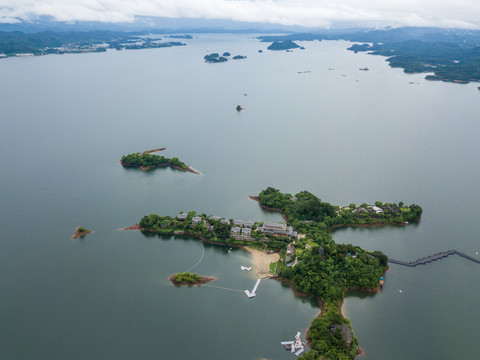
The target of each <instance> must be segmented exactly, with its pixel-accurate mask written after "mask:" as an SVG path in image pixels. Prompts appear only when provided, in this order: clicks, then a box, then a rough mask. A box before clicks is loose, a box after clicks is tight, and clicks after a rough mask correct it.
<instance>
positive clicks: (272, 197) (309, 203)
mask: <svg viewBox="0 0 480 360" xmlns="http://www.w3.org/2000/svg"><path fill="white" fill-rule="evenodd" d="M259 201H260V204H262V205H263V206H266V207H269V208H274V209H277V210H281V211H282V212H283V213H284V214H285V215H286V217H287V220H288V223H289V224H290V225H292V226H293V228H294V229H295V230H296V231H301V232H303V233H311V232H312V231H318V230H321V231H326V230H328V229H330V228H331V227H333V226H338V225H357V224H379V223H395V224H403V223H405V222H406V221H417V220H419V219H420V217H421V216H422V212H423V210H422V208H421V206H419V205H415V204H412V205H410V206H405V205H404V204H403V202H400V203H399V204H398V205H397V204H391V203H385V204H383V203H382V202H380V201H377V202H376V203H375V205H376V206H377V207H379V208H380V209H382V211H383V212H378V213H377V212H376V211H375V210H373V207H372V206H368V205H367V204H366V203H363V204H361V205H360V206H359V207H357V206H356V205H355V204H350V207H349V208H338V210H337V208H336V207H335V206H333V205H331V204H329V203H326V202H322V201H321V200H320V199H319V198H318V197H317V196H315V195H313V194H312V193H310V192H308V191H302V192H300V193H298V194H296V195H295V196H292V195H291V194H288V193H287V194H284V193H282V192H280V191H279V190H278V189H274V188H272V187H268V188H267V189H265V190H262V191H261V192H260V194H259Z"/></svg>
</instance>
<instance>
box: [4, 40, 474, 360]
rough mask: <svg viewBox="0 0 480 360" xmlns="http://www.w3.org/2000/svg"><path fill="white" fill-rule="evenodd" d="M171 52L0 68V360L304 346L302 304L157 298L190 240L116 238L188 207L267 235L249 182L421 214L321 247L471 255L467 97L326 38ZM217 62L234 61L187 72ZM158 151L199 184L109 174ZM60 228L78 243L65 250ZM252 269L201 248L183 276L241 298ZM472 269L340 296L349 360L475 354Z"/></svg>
mask: <svg viewBox="0 0 480 360" xmlns="http://www.w3.org/2000/svg"><path fill="white" fill-rule="evenodd" d="M185 42H186V43H187V46H186V47H175V48H165V49H152V50H144V51H121V52H118V51H108V52H107V53H101V54H79V55H63V56H44V57H35V58H9V59H5V60H2V62H1V63H0V78H1V79H2V85H3V86H2V87H1V88H0V104H1V109H2V115H1V124H2V131H1V133H0V158H1V160H2V163H3V164H4V167H3V169H2V171H1V172H0V184H1V185H2V191H1V192H0V202H1V204H2V206H1V208H0V224H1V225H2V230H3V231H2V236H1V240H0V268H1V270H2V274H3V276H2V280H1V281H0V293H1V294H2V295H1V301H0V303H1V307H2V311H1V314H0V324H1V325H0V337H1V338H2V343H1V346H0V355H1V357H2V358H7V359H25V358H36V359H46V358H67V357H68V358H73V359H75V358H78V359H85V358H89V359H108V358H114V357H115V358H120V359H122V358H125V359H130V358H133V357H136V358H143V359H149V358H154V357H156V358H158V357H161V358H165V359H167V358H175V359H182V358H199V359H203V358H209V359H212V358H225V357H226V356H228V357H229V358H238V359H253V358H257V357H265V358H275V359H283V358H285V359H287V358H291V355H290V354H289V353H287V352H285V351H284V350H283V349H282V347H281V346H280V345H279V342H280V341H283V340H287V339H289V338H291V337H292V336H293V335H294V334H295V333H296V331H302V333H303V334H304V331H305V329H306V328H307V327H308V325H309V323H310V321H311V320H312V319H313V318H314V317H315V316H316V315H317V313H318V311H319V309H318V307H317V306H316V304H315V302H314V301H312V300H311V299H304V298H298V297H295V296H294V295H293V293H292V292H291V291H290V290H289V289H288V288H286V287H284V286H282V284H281V283H278V282H274V281H263V282H262V283H261V286H260V288H259V290H260V291H259V296H257V298H255V299H253V300H248V299H247V298H246V297H245V296H244V295H242V294H241V293H240V292H235V291H228V290H222V289H217V288H209V287H200V288H185V289H184V288H175V287H173V286H172V285H171V284H170V283H169V282H168V280H167V278H168V275H169V274H171V273H174V272H176V271H183V270H186V269H188V268H189V267H190V266H192V265H193V264H195V262H196V261H197V260H198V259H199V257H200V255H201V253H202V249H201V246H200V245H199V243H198V242H197V241H196V240H193V239H188V238H170V237H167V238H159V237H157V236H154V237H147V236H145V235H143V234H141V233H138V232H122V231H118V230H117V229H119V228H121V227H125V226H129V225H133V224H134V223H135V222H138V221H139V220H140V218H141V217H142V216H143V215H147V214H150V213H158V214H169V215H172V216H174V215H176V214H178V212H180V211H188V210H196V211H198V212H199V213H206V214H215V215H219V216H224V217H227V218H242V219H245V220H248V219H251V220H256V221H262V220H272V221H277V220H281V218H280V216H279V214H278V213H271V212H266V211H264V210H262V209H260V208H259V207H258V204H257V203H255V202H253V201H251V200H249V199H248V197H247V196H248V195H255V194H258V192H259V191H260V190H261V189H263V188H265V187H267V186H274V187H276V188H279V189H280V190H282V191H284V192H291V193H296V192H298V191H301V190H309V191H311V192H313V193H315V194H317V195H318V196H320V197H321V198H322V200H324V201H328V202H331V203H333V204H341V205H348V204H350V203H351V202H354V203H357V204H360V203H362V202H367V203H373V202H374V201H376V200H381V201H389V202H399V201H404V202H405V203H417V204H419V205H421V206H422V207H423V209H424V214H423V218H422V220H421V222H420V223H419V224H409V225H408V226H405V227H382V228H375V229H358V228H351V229H339V230H336V231H335V232H334V234H333V236H334V239H335V240H336V241H337V242H343V243H354V244H358V245H361V246H362V247H366V248H368V249H372V250H376V249H379V250H382V251H384V252H385V253H386V254H387V255H388V256H390V257H392V258H396V259H399V260H415V259H417V258H420V257H423V256H427V255H429V254H432V253H435V252H439V251H444V250H448V249H451V248H455V249H457V250H459V251H463V252H465V253H467V254H469V255H472V256H476V255H475V252H476V251H480V249H479V248H480V244H479V240H478V233H479V230H480V225H479V222H478V221H477V219H476V217H477V210H476V203H477V199H478V194H479V193H480V192H479V190H480V181H479V180H480V169H479V165H478V161H477V159H478V158H479V155H480V154H479V152H480V150H479V147H478V140H477V134H478V131H479V123H478V121H477V119H478V116H477V114H478V112H479V110H480V105H479V101H478V96H479V94H478V90H477V89H476V86H475V85H474V84H468V85H458V84H449V83H440V82H427V81H425V80H424V79H423V76H424V75H421V74H418V75H406V74H404V73H403V72H402V71H401V69H392V68H390V67H388V64H387V63H386V62H385V61H384V60H385V59H384V58H382V57H376V56H371V55H368V54H353V53H352V52H348V51H346V48H347V47H348V46H350V43H347V42H341V41H338V42H337V41H323V42H304V43H302V45H303V46H305V47H306V50H296V51H294V52H291V53H287V52H283V51H282V52H271V51H267V50H266V46H267V45H268V44H265V43H259V42H258V41H257V40H256V39H254V38H252V36H251V35H248V36H247V35H244V36H232V35H218V34H215V35H208V34H207V35H203V34H202V35H199V37H198V38H195V39H192V40H186V41H185ZM259 49H262V50H263V51H264V52H263V53H259V52H258V50H259ZM224 51H229V52H231V53H232V55H237V54H241V55H246V56H247V59H244V60H230V61H229V62H227V63H223V64H207V63H204V62H203V56H204V55H206V54H208V53H210V52H219V53H222V52H224ZM364 67H368V68H369V69H370V71H368V72H367V71H359V70H358V69H359V68H364ZM329 69H333V70H329ZM303 71H310V72H306V73H303ZM299 72H302V73H299ZM343 75H345V76H343ZM410 82H413V83H414V84H410ZM238 104H240V105H242V106H243V107H244V108H245V111H242V112H237V111H235V107H236V106H237V105H238ZM157 147H167V150H166V151H164V155H165V156H167V157H174V156H176V157H179V158H180V159H181V160H183V161H184V162H185V163H187V164H189V165H191V166H193V167H194V168H196V169H198V170H200V171H201V172H202V175H200V176H197V175H194V174H188V173H187V174H186V173H182V172H179V171H174V170H171V169H158V170H155V171H150V172H141V171H136V170H134V169H124V168H122V167H121V166H120V165H119V159H120V157H121V155H123V154H127V153H131V152H137V151H143V150H147V149H153V148H157ZM78 225H82V226H85V227H87V228H89V229H93V230H95V232H94V233H93V234H90V235H88V236H87V237H85V238H84V239H82V240H76V241H72V240H71V239H70V238H71V235H72V233H73V230H74V229H75V227H76V226H78ZM250 261H251V260H250V257H249V255H248V254H247V253H244V252H243V251H233V252H231V253H230V254H228V253H227V251H226V250H225V249H223V248H215V247H207V248H206V250H205V257H204V259H203V261H202V262H201V263H200V265H199V266H198V268H196V271H197V272H198V273H200V274H203V275H211V276H216V277H217V278H218V280H217V281H216V282H214V283H212V285H213V284H216V285H218V286H222V287H227V288H233V289H237V290H239V289H245V288H251V286H253V283H254V280H255V279H254V277H253V276H252V274H247V273H244V272H241V271H239V266H240V265H246V264H247V263H248V262H250ZM479 270H480V269H479V268H478V265H476V264H473V263H468V262H466V260H464V259H461V258H459V257H449V258H447V259H445V260H442V261H439V262H437V263H435V264H431V265H427V266H425V267H420V268H415V269H408V268H401V267H399V266H395V265H392V266H391V268H390V270H389V271H388V272H387V275H386V284H385V287H384V290H383V292H382V293H380V294H376V295H374V296H370V295H363V294H358V293H349V296H348V297H347V298H346V301H345V311H346V313H347V314H348V317H349V318H350V319H351V321H352V326H353V328H354V331H355V332H356V334H357V336H358V337H359V339H360V343H361V346H362V347H363V348H364V350H365V352H366V355H365V358H368V359H378V358H398V359H400V358H407V357H413V358H437V359H442V358H452V357H458V358H473V357H475V355H476V347H475V334H476V332H478V330H479V329H478V325H477V324H476V322H475V321H474V317H473V316H472V314H474V313H476V309H478V307H479V305H480V303H479V301H478V299H479V298H480V297H479V295H480V289H479V286H478V284H477V283H478V281H477V279H478V273H479ZM398 290H402V293H400V292H398Z"/></svg>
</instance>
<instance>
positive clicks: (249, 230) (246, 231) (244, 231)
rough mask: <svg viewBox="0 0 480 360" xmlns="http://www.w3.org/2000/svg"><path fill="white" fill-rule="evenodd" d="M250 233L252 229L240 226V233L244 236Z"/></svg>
mask: <svg viewBox="0 0 480 360" xmlns="http://www.w3.org/2000/svg"><path fill="white" fill-rule="evenodd" d="M251 233H252V229H250V228H246V227H244V228H242V235H245V236H250V234H251Z"/></svg>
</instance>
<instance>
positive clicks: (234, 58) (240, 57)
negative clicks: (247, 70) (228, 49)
mask: <svg viewBox="0 0 480 360" xmlns="http://www.w3.org/2000/svg"><path fill="white" fill-rule="evenodd" d="M246 58H247V57H246V56H243V55H235V56H234V57H233V58H232V59H233V60H241V59H246Z"/></svg>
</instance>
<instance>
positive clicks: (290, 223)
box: [137, 187, 422, 359]
mask: <svg viewBox="0 0 480 360" xmlns="http://www.w3.org/2000/svg"><path fill="white" fill-rule="evenodd" d="M251 198H252V199H255V200H257V201H258V202H259V203H260V205H261V206H262V207H264V208H268V209H271V210H275V211H280V212H282V214H283V217H284V219H285V220H286V221H287V223H286V224H282V223H267V222H265V223H262V222H253V221H243V220H233V219H224V218H221V217H219V216H209V215H206V214H197V213H196V212H195V211H190V212H188V213H181V214H179V215H178V216H176V217H171V216H159V215H156V214H150V215H148V216H144V217H143V218H142V219H141V220H140V223H139V225H138V227H137V228H138V229H139V230H141V231H144V232H155V233H159V234H171V235H190V236H193V237H196V238H198V239H201V240H202V241H206V242H209V243H211V244H217V245H224V246H229V247H230V246H244V245H248V246H250V247H254V248H257V249H263V250H268V251H275V252H278V253H279V254H280V261H279V262H278V263H276V264H272V265H273V266H271V273H272V274H271V276H272V277H275V278H276V279H278V280H281V281H285V282H287V283H288V284H290V286H291V287H292V288H294V289H295V290H296V291H299V292H301V293H304V294H308V295H313V296H315V297H316V298H317V299H318V301H319V304H320V308H321V314H320V316H319V317H318V318H316V319H315V320H313V322H312V323H311V325H310V329H309V333H308V339H309V341H310V347H311V351H309V352H308V353H305V354H302V356H301V357H300V358H301V359H353V358H354V357H355V355H356V354H357V353H358V351H359V341H358V338H357V337H355V334H354V332H353V330H352V328H351V326H350V322H349V320H348V319H346V318H344V317H343V315H342V313H341V305H342V303H343V298H344V296H345V293H346V291H347V290H348V289H357V290H361V291H369V292H376V291H379V286H380V283H379V280H380V277H381V276H383V274H384V273H385V271H386V270H387V269H388V257H387V256H386V255H385V254H383V253H382V252H380V251H369V250H364V249H362V248H360V247H359V246H353V245H350V244H347V245H345V244H336V243H335V241H334V240H333V238H332V236H331V234H330V232H331V230H332V229H333V228H335V227H337V226H349V225H354V226H374V225H382V224H399V225H404V224H405V223H406V222H410V221H418V220H420V217H421V215H422V208H421V207H420V206H418V205H414V204H412V205H405V204H403V203H402V202H400V203H398V204H394V203H382V202H380V201H377V202H376V203H375V205H367V204H366V203H364V204H361V205H359V206H357V205H355V204H350V205H348V206H334V205H331V204H329V203H327V202H323V201H321V199H319V198H318V197H317V196H315V195H314V194H311V193H310V192H308V191H302V192H300V193H298V194H296V195H294V196H293V195H291V194H285V193H282V192H280V191H279V190H277V189H274V188H272V187H268V188H267V189H265V190H262V191H261V192H260V194H259V195H258V196H257V197H251Z"/></svg>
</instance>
